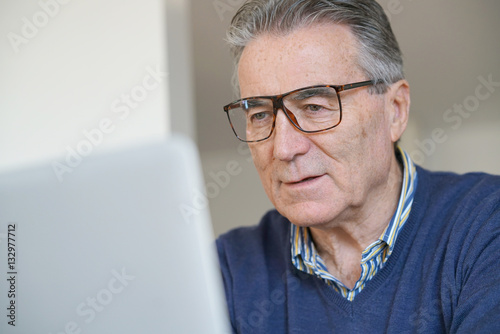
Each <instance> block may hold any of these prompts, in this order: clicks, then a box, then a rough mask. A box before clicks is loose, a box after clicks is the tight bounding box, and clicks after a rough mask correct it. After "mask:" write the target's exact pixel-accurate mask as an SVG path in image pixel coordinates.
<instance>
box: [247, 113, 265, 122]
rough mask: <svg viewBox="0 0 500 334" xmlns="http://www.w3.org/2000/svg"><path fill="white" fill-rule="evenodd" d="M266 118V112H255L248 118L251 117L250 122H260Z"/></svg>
mask: <svg viewBox="0 0 500 334" xmlns="http://www.w3.org/2000/svg"><path fill="white" fill-rule="evenodd" d="M267 116H268V113H266V112H256V113H254V114H252V115H251V116H250V117H251V119H252V121H261V120H263V119H265V118H266V117H267Z"/></svg>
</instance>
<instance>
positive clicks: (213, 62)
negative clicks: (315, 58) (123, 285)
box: [191, 0, 500, 233]
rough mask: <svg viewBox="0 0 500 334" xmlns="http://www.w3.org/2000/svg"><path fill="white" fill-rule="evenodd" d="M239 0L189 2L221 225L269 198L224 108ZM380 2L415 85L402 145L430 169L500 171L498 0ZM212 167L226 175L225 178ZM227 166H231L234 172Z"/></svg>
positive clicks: (202, 131) (201, 127) (200, 123)
mask: <svg viewBox="0 0 500 334" xmlns="http://www.w3.org/2000/svg"><path fill="white" fill-rule="evenodd" d="M241 3H243V1H242V0H217V1H213V0H208V1H205V0H204V1H198V0H192V3H191V5H192V9H191V12H192V31H193V51H194V71H195V89H196V101H195V104H196V111H197V136H198V144H199V147H200V150H201V153H202V159H203V162H204V169H205V177H206V182H207V184H208V183H213V184H212V185H211V187H210V189H211V191H212V192H211V193H210V196H209V197H211V201H210V208H211V211H212V212H211V213H212V217H213V220H214V226H215V232H216V233H221V232H223V231H226V230H228V229H230V228H233V227H235V226H240V225H251V224H256V223H257V222H258V220H259V219H260V217H261V216H262V214H263V213H264V211H265V210H267V209H269V208H271V207H272V205H271V204H270V202H269V201H268V200H267V198H266V195H265V193H264V192H263V190H262V188H261V186H260V181H259V179H258V175H257V173H256V172H255V170H254V169H253V165H252V163H251V162H249V161H248V157H249V154H248V151H247V150H245V149H244V147H242V146H240V144H239V143H238V142H237V140H236V138H234V136H233V134H232V132H231V130H230V128H229V125H228V122H227V119H226V117H225V115H224V113H223V112H222V108H221V107H222V105H224V104H226V103H227V102H230V101H231V100H232V99H234V98H235V96H234V95H233V94H232V89H231V85H230V80H231V70H232V69H231V59H230V57H229V54H228V51H227V48H226V47H225V44H224V42H223V38H224V31H225V28H226V27H227V25H228V24H229V22H230V19H231V17H232V15H233V14H234V13H235V12H236V8H237V7H239V5H240V4H241ZM380 3H381V4H382V5H383V6H385V8H386V11H387V13H388V14H389V15H390V17H391V22H392V24H393V29H394V31H395V34H396V35H397V37H398V39H399V41H400V45H401V48H402V51H403V53H404V56H405V68H406V74H407V78H408V80H409V82H410V86H411V90H412V108H411V119H410V125H409V128H408V130H407V133H406V134H405V136H404V138H403V141H402V145H403V147H404V148H405V149H406V150H408V151H409V152H410V154H412V156H413V157H414V159H415V160H416V161H417V162H418V163H419V164H421V165H422V166H424V167H427V168H430V169H433V170H453V171H457V172H466V171H476V170H484V171H489V172H492V173H497V174H500V87H499V85H500V84H497V85H496V86H495V85H493V86H491V85H485V84H484V81H488V80H490V79H491V80H492V81H494V82H496V83H500V42H499V39H498V31H500V20H498V17H499V15H500V2H499V1H493V0H478V1H469V0H440V1H436V0H418V1H414V0H380ZM231 161H232V162H233V163H236V164H237V165H236V166H237V167H240V168H239V169H235V170H231V171H232V172H233V173H232V174H230V173H229V172H228V171H227V164H228V163H229V162H231ZM231 166H232V165H231ZM210 173H211V174H210ZM217 173H218V174H217ZM214 175H219V176H220V179H218V181H219V184H217V183H216V180H217V178H214ZM223 176H228V177H227V180H228V181H227V182H225V180H226V178H223ZM223 181H224V182H223ZM214 184H215V185H217V187H215V186H214Z"/></svg>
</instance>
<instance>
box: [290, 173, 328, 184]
mask: <svg viewBox="0 0 500 334" xmlns="http://www.w3.org/2000/svg"><path fill="white" fill-rule="evenodd" d="M322 176H323V175H316V176H308V177H305V178H303V179H301V180H298V181H291V182H285V183H286V184H302V183H307V182H310V181H314V180H316V179H318V178H320V177H322Z"/></svg>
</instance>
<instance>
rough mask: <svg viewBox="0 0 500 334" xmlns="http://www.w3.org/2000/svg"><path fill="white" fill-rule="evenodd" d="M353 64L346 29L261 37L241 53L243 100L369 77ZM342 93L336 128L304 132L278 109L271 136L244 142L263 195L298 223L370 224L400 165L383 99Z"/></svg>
mask: <svg viewBox="0 0 500 334" xmlns="http://www.w3.org/2000/svg"><path fill="white" fill-rule="evenodd" d="M356 60H357V45H356V42H355V39H354V37H353V35H352V33H351V32H350V30H349V29H348V28H347V27H345V26H340V25H330V24H327V25H314V26H312V27H307V28H301V29H298V30H296V31H294V32H292V33H290V34H288V35H286V36H273V35H267V34H266V35H261V36H259V37H258V38H256V39H255V40H253V41H252V42H250V43H249V44H248V45H247V46H246V47H245V49H244V51H243V54H242V56H241V60H240V63H239V68H238V74H239V83H240V90H241V97H242V98H245V97H251V96H259V95H277V94H281V93H285V92H288V91H291V90H295V89H298V88H302V87H306V86H312V85H321V84H337V85H341V84H347V83H353V82H358V81H364V80H368V78H366V77H365V76H364V75H363V73H362V71H361V70H360V69H359V67H358V66H357V65H356ZM340 96H341V101H342V122H341V123H340V124H339V126H337V127H336V128H334V129H332V130H328V131H326V132H322V133H316V134H306V133H302V132H300V131H299V130H297V129H296V128H294V127H293V125H292V124H291V123H290V122H289V121H288V119H287V118H286V116H285V115H284V113H283V112H282V111H281V110H280V111H279V112H278V115H277V119H276V127H275V130H274V133H273V135H272V136H271V137H270V138H269V139H267V140H266V141H263V142H258V143H250V144H249V146H250V150H251V152H252V156H253V159H254V163H255V166H256V168H257V170H258V172H259V175H260V178H261V181H262V184H263V186H264V189H265V191H266V193H267V195H268V196H269V198H270V200H271V201H272V203H273V204H274V206H275V207H276V208H277V210H278V211H279V212H280V213H281V214H283V215H284V216H285V217H287V218H288V219H289V220H290V221H291V222H293V223H295V224H297V225H301V226H318V227H320V226H325V227H326V226H335V224H336V223H340V222H343V221H350V220H351V221H359V219H369V217H370V214H371V210H373V209H374V208H375V206H376V203H380V202H378V201H383V200H384V198H383V196H384V194H385V193H387V187H388V178H389V174H390V173H391V170H394V164H396V165H397V163H396V162H395V158H394V150H393V141H395V140H397V139H398V138H399V136H400V135H401V133H398V134H395V133H394V129H393V128H391V123H392V118H393V115H392V114H391V113H390V112H388V111H387V110H386V109H387V108H386V105H387V104H388V99H387V94H383V95H377V94H370V93H369V92H368V87H363V88H356V89H353V90H348V91H345V92H341V93H340ZM401 132H402V131H401ZM396 137H397V138H396ZM332 224H333V225H332Z"/></svg>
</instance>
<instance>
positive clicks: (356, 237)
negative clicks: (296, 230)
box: [309, 158, 403, 289]
mask: <svg viewBox="0 0 500 334" xmlns="http://www.w3.org/2000/svg"><path fill="white" fill-rule="evenodd" d="M401 169H402V167H401V166H400V165H399V163H398V162H397V160H396V158H394V162H393V163H392V164H391V170H390V173H389V174H388V176H387V179H386V182H384V184H383V185H382V186H381V187H380V189H379V190H378V191H375V192H373V194H371V195H370V196H369V198H368V199H367V201H366V203H365V204H364V205H363V207H362V208H359V209H358V210H356V211H357V212H356V214H355V215H351V217H355V218H351V219H346V220H343V221H342V222H340V223H338V222H336V223H335V224H331V225H328V226H321V227H310V228H309V229H310V232H311V235H312V238H313V240H314V245H315V247H316V249H317V251H318V253H319V255H320V256H321V258H322V259H323V261H324V262H325V264H326V266H327V268H328V271H329V272H330V274H332V275H333V276H334V277H336V278H337V279H339V280H340V281H341V282H342V283H343V284H344V285H345V286H346V287H348V288H350V289H352V288H353V287H354V285H355V283H356V282H357V280H358V279H359V277H360V274H361V265H360V264H361V256H362V252H363V251H364V250H365V249H366V248H367V247H368V246H369V245H370V244H372V243H373V242H375V241H376V240H377V239H378V238H379V237H380V236H381V234H382V233H383V231H384V229H385V228H386V227H387V226H388V224H389V222H390V220H391V218H392V216H393V215H394V212H395V211H396V208H397V205H398V202H399V197H400V193H401V184H402V179H403V176H402V170H401Z"/></svg>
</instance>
